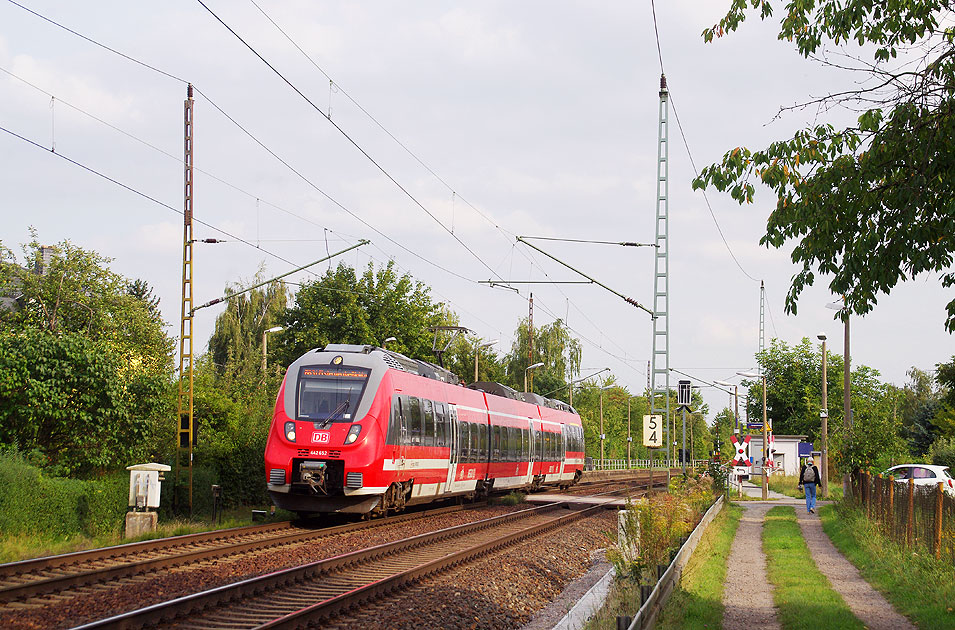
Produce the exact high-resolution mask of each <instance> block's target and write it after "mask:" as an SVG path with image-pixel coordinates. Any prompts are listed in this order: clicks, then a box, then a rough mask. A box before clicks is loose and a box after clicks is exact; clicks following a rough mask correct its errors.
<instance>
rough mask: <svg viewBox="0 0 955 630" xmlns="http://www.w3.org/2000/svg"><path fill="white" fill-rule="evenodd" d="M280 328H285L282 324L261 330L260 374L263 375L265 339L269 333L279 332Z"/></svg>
mask: <svg viewBox="0 0 955 630" xmlns="http://www.w3.org/2000/svg"><path fill="white" fill-rule="evenodd" d="M280 330H285V328H283V327H282V326H272V327H271V328H266V329H265V330H263V331H262V376H263V377H264V376H265V370H266V367H267V366H266V358H265V357H266V353H267V343H268V342H267V341H266V339H267V338H268V334H269V333H273V332H279V331H280Z"/></svg>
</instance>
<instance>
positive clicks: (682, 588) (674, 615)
mask: <svg viewBox="0 0 955 630" xmlns="http://www.w3.org/2000/svg"><path fill="white" fill-rule="evenodd" d="M742 512H743V510H742V508H740V507H739V506H736V505H732V504H729V503H727V504H726V507H725V508H723V510H722V511H721V512H720V514H719V516H717V517H716V518H715V519H714V520H713V522H712V523H710V526H709V527H707V528H706V531H705V532H704V533H703V536H702V538H700V542H699V544H698V545H697V548H696V550H695V551H694V553H693V555H692V556H691V557H690V561H689V562H688V563H687V566H686V568H685V569H684V571H683V576H682V579H681V583H680V584H679V585H677V587H676V588H675V589H674V591H673V593H672V594H671V596H670V599H669V600H668V601H667V605H666V607H665V608H664V611H663V613H662V614H661V616H660V617H659V618H658V619H657V625H656V626H655V627H657V628H666V629H671V628H691V629H695V628H701V629H702V628H718V627H719V626H720V623H721V622H722V619H723V605H722V603H721V600H722V597H723V581H724V577H725V576H726V561H727V557H728V556H729V550H730V546H731V545H732V544H733V537H734V536H735V535H736V529H737V528H738V527H739V519H740V515H741V514H742ZM677 600H678V601H680V602H683V603H681V604H675V603H674V602H675V601H677ZM689 602H692V605H688V603H689ZM639 603H640V587H639V586H638V585H637V584H636V583H635V582H633V581H631V580H620V579H618V580H616V581H614V584H613V587H612V588H611V591H610V594H609V595H608V596H607V600H606V602H605V603H604V606H603V608H601V609H600V610H599V611H598V612H597V613H596V614H595V615H594V616H593V617H591V619H590V620H589V621H588V622H587V624H586V625H585V626H584V630H597V629H599V628H616V627H617V617H618V616H624V615H626V616H633V615H635V614H636V612H637V610H638V608H639ZM676 606H682V607H683V608H687V610H678V609H677V608H676ZM668 611H669V612H668ZM678 615H679V616H678ZM714 620H715V621H714Z"/></svg>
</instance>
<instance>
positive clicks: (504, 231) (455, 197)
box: [250, 0, 662, 354]
mask: <svg viewBox="0 0 955 630" xmlns="http://www.w3.org/2000/svg"><path fill="white" fill-rule="evenodd" d="M250 2H251V3H252V4H253V6H255V8H256V9H258V10H259V12H260V13H262V15H263V16H265V18H266V19H267V20H268V21H269V22H270V23H271V24H272V25H273V26H274V27H275V28H276V29H277V30H278V31H279V32H280V33H281V34H282V35H283V36H284V37H285V38H286V40H288V41H289V43H290V44H292V46H294V47H295V49H296V50H298V51H299V52H300V53H301V54H302V55H303V56H304V57H305V58H306V59H307V60H308V61H309V63H311V64H312V65H313V66H314V67H315V69H316V70H318V71H319V72H320V73H321V74H322V76H324V77H325V78H326V79H327V80H328V81H329V83H330V84H334V85H335V87H336V88H338V91H339V92H341V94H343V95H344V96H345V98H347V99H348V100H349V101H351V102H352V103H353V104H354V105H355V106H356V107H357V108H358V109H359V110H360V111H361V112H362V113H363V114H365V115H366V116H367V117H368V118H369V119H370V120H371V121H372V122H373V123H374V124H375V125H376V126H378V127H379V128H380V129H381V130H382V131H383V132H384V133H385V134H386V135H387V136H388V137H389V138H391V139H392V140H393V141H394V142H395V143H396V144H397V145H398V146H399V147H401V148H402V149H403V150H404V151H405V152H407V153H408V155H410V156H411V157H412V158H413V159H414V160H415V161H416V162H417V163H418V164H420V165H421V166H422V167H423V168H424V169H425V170H426V171H428V172H429V173H430V174H431V175H432V176H433V177H434V178H435V179H436V180H437V181H439V182H440V183H441V184H442V185H444V186H445V187H446V188H447V190H448V191H450V192H451V200H452V211H453V209H454V202H455V200H460V201H462V202H463V203H464V204H465V205H467V206H468V207H470V208H471V209H472V210H474V211H475V212H476V213H477V214H478V215H479V216H481V217H482V218H483V219H484V220H486V221H487V222H488V223H489V224H490V225H492V226H493V227H494V228H495V229H496V230H497V231H498V232H500V233H501V235H502V237H504V238H505V239H507V240H508V241H511V239H513V238H515V237H516V236H517V235H516V234H515V233H513V232H511V231H509V230H507V229H506V228H504V227H503V226H501V225H500V224H499V223H498V222H497V221H495V220H494V219H493V218H492V217H491V216H489V215H488V214H486V213H485V212H483V211H481V210H480V209H479V208H478V207H477V206H475V205H474V204H472V203H471V202H470V201H469V200H468V199H466V198H464V197H463V196H462V195H461V194H460V192H458V191H457V190H456V189H455V188H454V187H453V186H451V184H450V183H448V182H447V181H446V180H445V179H444V178H443V177H441V176H440V175H439V174H438V173H437V172H436V171H435V170H434V169H433V168H431V167H430V166H429V165H428V164H427V163H426V162H425V161H424V160H423V159H422V158H421V157H420V156H418V155H417V154H416V153H415V152H414V151H412V150H411V149H410V148H409V147H408V146H407V145H406V144H405V143H404V142H402V141H401V140H400V139H399V138H398V137H397V136H395V134H393V133H392V132H391V131H389V130H388V129H387V128H386V127H385V126H384V125H383V124H382V123H381V122H380V121H379V120H378V119H377V118H376V117H375V116H373V115H372V114H371V113H370V112H369V111H368V110H367V109H366V108H365V107H363V106H362V105H361V104H360V103H359V102H358V101H357V100H356V99H355V98H354V97H352V95H351V94H350V93H349V92H348V91H347V90H346V89H345V88H343V87H342V86H341V84H340V83H338V82H337V81H335V80H334V79H333V77H332V76H331V75H330V74H329V73H328V72H326V71H325V69H323V68H322V67H321V66H320V65H319V64H318V63H317V62H316V61H315V60H314V59H313V58H312V57H311V56H310V55H309V54H308V53H307V52H306V51H305V50H304V49H303V48H302V47H301V46H300V45H299V44H298V43H297V42H296V41H295V40H294V39H293V38H292V36H291V35H289V33H288V32H287V31H286V30H285V29H284V28H282V27H281V26H280V25H279V24H278V23H277V22H276V20H275V19H273V17H272V16H271V15H269V13H268V12H266V11H265V10H264V9H263V8H262V7H261V6H260V5H259V4H257V3H256V2H255V0H250ZM661 63H662V56H661ZM452 217H453V215H452ZM452 230H453V225H452ZM654 246H655V245H654ZM511 251H512V254H513V251H514V245H513V244H512V246H511ZM518 251H519V253H520V254H521V256H523V257H524V258H525V259H526V260H527V261H528V262H529V263H530V264H531V266H532V267H533V266H537V267H539V268H540V269H541V271H542V273H543V274H544V276H545V277H547V278H550V275H549V274H548V273H547V271H546V270H545V269H544V268H543V266H541V265H540V263H538V262H537V261H536V260H535V259H534V257H533V255H531V254H530V252H526V251H524V250H523V249H520V250H518ZM512 264H513V263H512ZM482 284H483V282H482ZM488 284H490V286H492V287H494V286H506V285H498V284H497V283H488ZM507 288H510V289H511V290H513V291H515V292H517V293H520V290H519V289H516V288H514V287H507ZM556 288H557V290H558V292H560V293H561V294H562V295H563V296H564V298H565V299H566V300H567V302H568V303H569V304H573V306H574V309H575V310H576V311H577V312H579V313H580V314H581V315H583V317H584V319H586V320H587V321H588V322H589V323H590V324H591V325H592V326H594V327H595V328H599V327H598V326H597V324H596V323H595V322H594V321H593V320H592V319H591V318H590V317H589V316H588V315H587V313H586V312H585V311H584V310H583V309H581V308H580V307H579V306H577V304H576V303H575V302H573V301H572V300H571V299H570V297H569V296H568V295H567V294H566V293H565V292H564V291H563V290H562V289H561V288H560V287H559V286H558V287H556ZM610 341H611V343H613V345H614V346H616V347H617V348H619V349H620V350H621V351H623V352H624V353H625V354H626V350H625V349H624V348H623V347H621V346H620V344H618V343H616V342H615V341H614V340H613V339H611V340H610ZM597 349H598V350H600V351H601V352H604V351H605V350H604V348H602V347H599V346H598V347H597Z"/></svg>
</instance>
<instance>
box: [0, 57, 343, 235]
mask: <svg viewBox="0 0 955 630" xmlns="http://www.w3.org/2000/svg"><path fill="white" fill-rule="evenodd" d="M0 72H3V73H4V74H6V75H7V76H9V77H12V78H14V79H16V80H17V81H20V82H21V83H24V84H26V85H28V86H30V87H31V88H33V89H34V90H36V91H38V92H40V93H41V94H45V95H46V96H49V97H50V98H56V100H57V102H58V103H61V104H63V105H66V106H67V107H69V108H70V109H72V110H73V111H76V112H79V113H80V114H83V115H84V116H87V117H88V118H90V119H92V120H95V121H96V122H98V123H100V124H101V125H104V126H106V127H109V128H110V129H112V130H113V131H115V132H117V133H120V134H122V135H124V136H126V137H127V138H129V139H131V140H135V141H136V142H138V143H140V144H142V145H143V146H146V147H149V148H150V149H152V150H153V151H156V152H157V153H159V154H161V155H164V156H166V157H168V158H170V159H171V160H175V161H176V162H177V163H179V164H185V162H184V160H183V158H182V156H181V155H174V154H172V153H170V152H169V151H166V150H165V149H163V148H161V147H158V146H156V145H155V144H153V143H151V142H149V141H148V140H144V139H143V138H140V137H139V136H137V135H135V134H132V133H130V132H128V131H126V130H125V129H122V128H120V127H118V126H116V125H114V124H112V123H110V122H109V121H106V120H103V119H102V118H100V117H99V116H97V115H96V114H93V113H91V112H88V111H86V110H85V109H83V108H81V107H79V106H77V105H74V104H73V103H70V102H69V101H66V100H64V99H63V98H62V97H57V96H55V95H54V94H52V93H51V92H49V91H48V90H45V89H43V88H42V87H40V86H38V85H36V84H34V83H31V82H30V81H27V80H26V79H24V78H23V77H21V76H19V75H17V74H15V73H13V72H10V71H9V70H7V69H6V68H3V67H0ZM194 168H195V170H196V171H197V172H199V173H202V174H203V175H205V176H206V177H209V178H210V179H213V180H215V181H217V182H219V183H220V184H222V185H224V186H228V187H229V188H231V189H232V190H235V191H236V192H238V193H241V194H243V195H245V196H247V197H249V198H250V199H255V200H256V202H259V201H261V202H262V203H264V204H266V205H268V206H271V207H272V208H275V209H276V210H278V211H280V212H283V213H285V214H287V215H289V216H291V217H294V218H296V219H299V220H300V221H304V222H305V223H310V224H311V225H314V226H316V227H320V228H323V229H325V230H328V231H329V232H332V233H334V234H336V235H338V236H341V237H344V238H343V239H342V240H345V239H350V240H356V239H357V238H358V237H357V236H353V235H349V234H344V233H342V232H339V231H337V230H331V229H329V228H327V227H325V226H324V225H322V224H320V223H318V222H316V221H313V220H312V219H309V218H308V217H305V216H302V215H300V214H298V213H296V212H292V211H291V210H288V209H286V208H283V207H282V206H280V205H278V204H276V203H274V202H271V201H269V200H267V199H263V198H261V197H260V196H258V195H256V194H253V193H251V192H249V191H247V190H245V189H244V188H242V187H240V186H238V185H236V184H234V183H232V182H229V181H227V180H225V179H223V178H222V177H219V176H218V175H216V174H215V173H212V172H210V171H207V170H205V169H202V168H199V167H194ZM261 240H262V242H268V241H267V240H266V239H261Z"/></svg>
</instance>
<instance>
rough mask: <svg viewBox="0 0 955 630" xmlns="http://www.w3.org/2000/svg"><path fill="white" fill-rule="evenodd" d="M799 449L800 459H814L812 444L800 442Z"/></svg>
mask: <svg viewBox="0 0 955 630" xmlns="http://www.w3.org/2000/svg"><path fill="white" fill-rule="evenodd" d="M798 449H799V450H798V453H797V456H798V457H812V442H800V443H799V446H798Z"/></svg>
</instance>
